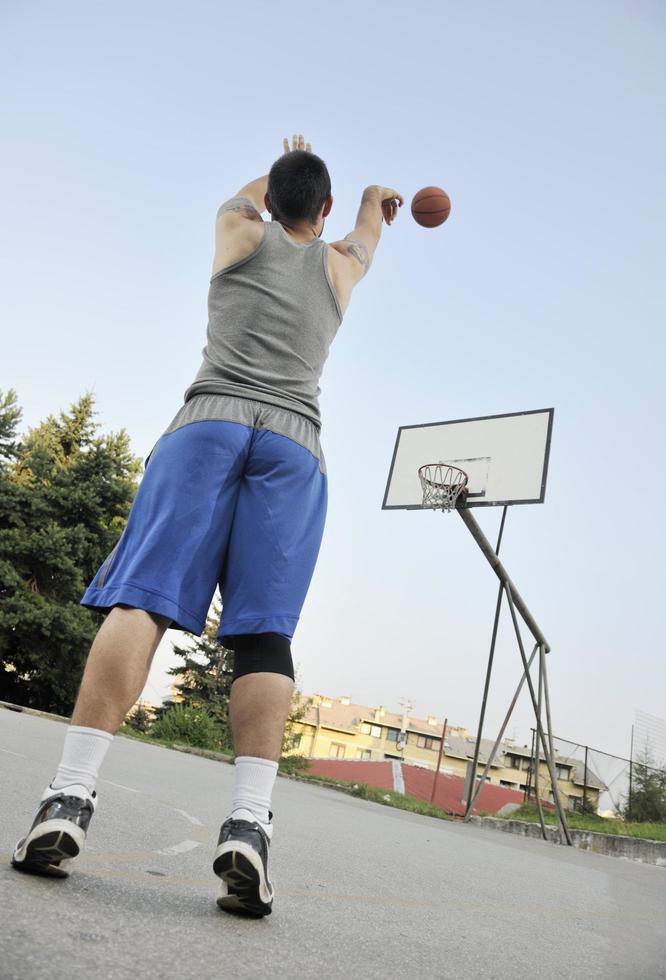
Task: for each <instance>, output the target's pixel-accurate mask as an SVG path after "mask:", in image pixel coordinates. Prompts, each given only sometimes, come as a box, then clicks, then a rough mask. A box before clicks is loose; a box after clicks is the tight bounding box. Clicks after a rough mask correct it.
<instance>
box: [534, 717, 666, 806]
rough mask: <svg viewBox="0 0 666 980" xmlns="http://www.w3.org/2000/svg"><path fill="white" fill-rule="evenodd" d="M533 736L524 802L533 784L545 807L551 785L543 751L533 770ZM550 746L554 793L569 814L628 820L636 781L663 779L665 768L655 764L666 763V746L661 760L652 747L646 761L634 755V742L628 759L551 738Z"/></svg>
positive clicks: (581, 744) (655, 748)
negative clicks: (552, 760) (626, 818)
mask: <svg viewBox="0 0 666 980" xmlns="http://www.w3.org/2000/svg"><path fill="white" fill-rule="evenodd" d="M635 735H636V733H635V732H634V736H635ZM535 736H536V732H535V730H534V729H532V754H531V759H530V763H529V769H528V772H527V789H526V790H525V799H526V800H529V799H534V798H535V782H536V783H537V784H538V795H539V799H540V800H542V801H544V802H545V803H553V802H554V796H553V789H552V783H551V779H550V774H549V772H548V768H547V766H546V760H545V757H544V755H543V752H542V751H541V752H540V753H539V765H538V769H537V767H536V757H535V742H536V738H535ZM546 738H548V734H546ZM654 741H655V742H656V739H655V740H654ZM552 742H553V750H554V761H555V769H556V776H557V789H558V792H559V793H560V798H561V800H562V803H563V805H564V808H565V809H566V810H568V811H569V812H570V813H572V812H574V813H575V812H577V813H596V814H599V815H600V816H604V817H620V816H627V817H629V818H631V808H630V807H629V811H628V812H627V810H628V807H627V804H628V803H629V801H630V798H631V797H632V793H635V786H636V782H637V779H638V778H640V779H644V777H645V775H648V776H650V775H652V776H654V778H655V779H656V780H659V779H666V765H664V766H662V765H658V764H655V762H660V761H661V758H664V759H666V743H665V744H664V746H663V749H664V752H665V754H664V756H662V757H661V758H660V757H659V756H658V755H657V746H656V745H654V747H653V750H652V752H651V754H650V756H649V759H647V760H646V758H645V755H644V753H642V752H641V753H640V754H637V752H636V751H635V750H636V749H637V746H638V741H637V739H636V738H634V742H633V750H632V752H631V755H632V757H633V758H631V759H625V758H622V757H621V756H617V755H611V754H610V753H609V752H602V751H601V750H600V749H595V748H593V747H592V746H590V745H585V744H584V743H582V742H572V741H570V740H569V739H566V738H559V737H557V736H555V735H553V736H552ZM651 744H653V743H651ZM659 751H661V749H659ZM535 774H536V779H535Z"/></svg>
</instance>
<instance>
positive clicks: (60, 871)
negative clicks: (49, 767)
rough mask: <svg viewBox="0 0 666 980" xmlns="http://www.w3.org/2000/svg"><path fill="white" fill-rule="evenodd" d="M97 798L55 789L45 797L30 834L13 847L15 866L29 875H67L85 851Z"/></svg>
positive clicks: (95, 794)
mask: <svg viewBox="0 0 666 980" xmlns="http://www.w3.org/2000/svg"><path fill="white" fill-rule="evenodd" d="M96 797H97V793H93V794H92V798H91V797H90V796H89V797H88V798H87V799H83V798H81V797H80V796H68V795H65V794H64V793H62V792H57V791H54V795H53V796H49V797H48V798H47V799H45V800H42V802H41V803H40V804H39V809H38V810H37V815H36V817H35V819H34V820H33V823H32V827H31V828H30V830H29V831H28V834H27V836H26V837H23V838H22V839H21V840H20V841H19V842H18V844H17V845H16V847H15V848H14V853H13V855H12V865H13V866H14V867H15V868H17V869H18V870H19V871H27V872H29V873H30V874H38V875H49V876H50V877H53V878H66V877H67V876H68V874H69V866H70V864H71V863H72V859H73V858H75V857H76V856H77V854H79V853H80V852H81V851H82V850H83V847H84V844H85V840H86V832H87V830H88V824H89V823H90V819H91V817H92V815H93V813H94V812H95V807H96V805H97V804H96Z"/></svg>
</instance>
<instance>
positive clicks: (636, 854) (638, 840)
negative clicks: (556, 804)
mask: <svg viewBox="0 0 666 980" xmlns="http://www.w3.org/2000/svg"><path fill="white" fill-rule="evenodd" d="M469 822H470V823H472V824H475V825H476V826H477V827H486V828H490V829H491V830H501V831H503V832H504V833H505V834H517V835H518V836H520V837H532V838H534V839H535V840H543V838H542V836H541V827H540V826H539V824H538V823H529V822H528V821H526V820H502V819H499V818H497V817H470V821H469ZM569 833H570V835H571V840H572V842H573V846H574V847H578V848H580V849H581V850H582V851H594V853H595V854H606V855H608V856H609V857H619V858H624V859H625V860H627V861H639V862H640V863H641V864H653V865H655V866H656V867H658V868H666V841H663V840H647V839H646V838H643V837H623V836H619V835H617V834H600V833H598V832H597V831H594V830H574V829H573V828H571V827H570V828H569ZM546 837H547V839H548V840H549V841H552V842H553V843H554V844H559V834H558V831H557V828H556V827H546Z"/></svg>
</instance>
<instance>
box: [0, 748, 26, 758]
mask: <svg viewBox="0 0 666 980" xmlns="http://www.w3.org/2000/svg"><path fill="white" fill-rule="evenodd" d="M0 752H6V753H7V755H16V756H18V758H19V759H27V758H28V756H27V755H21V753H20V752H12V751H11V750H10V749H0Z"/></svg>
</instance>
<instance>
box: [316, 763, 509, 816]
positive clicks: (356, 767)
mask: <svg viewBox="0 0 666 980" xmlns="http://www.w3.org/2000/svg"><path fill="white" fill-rule="evenodd" d="M401 769H402V778H403V780H404V783H405V793H407V794H408V795H409V796H415V797H416V798H417V799H418V800H424V801H425V802H427V803H429V802H430V796H431V794H432V784H433V779H434V776H435V773H434V771H433V770H432V769H422V768H421V767H420V766H410V765H406V764H405V763H401ZM308 772H309V773H311V774H312V775H313V776H330V777H332V778H333V779H344V780H348V781H349V782H353V783H367V784H368V786H377V787H379V788H380V789H394V786H393V767H392V765H391V763H390V762H370V761H368V760H361V759H359V760H358V761H353V760H348V761H347V760H345V759H310V769H309V770H308ZM464 787H465V780H464V779H463V778H462V776H450V775H448V774H447V773H443V772H440V774H439V776H438V777H437V792H436V794H435V801H434V803H435V806H437V807H439V808H440V809H441V810H444V811H445V812H446V813H454V814H458V815H460V816H462V815H463V814H464V813H465V807H464V805H463V803H462V797H463V792H464ZM522 802H523V793H522V791H520V790H515V789H506V788H505V787H504V786H495V785H493V784H492V783H486V785H485V786H484V787H483V789H482V790H481V792H480V794H479V798H478V799H477V801H476V806H475V807H474V810H473V811H472V812H473V813H491V814H492V813H497V811H498V810H501V808H502V807H503V806H504V805H505V803H522Z"/></svg>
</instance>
